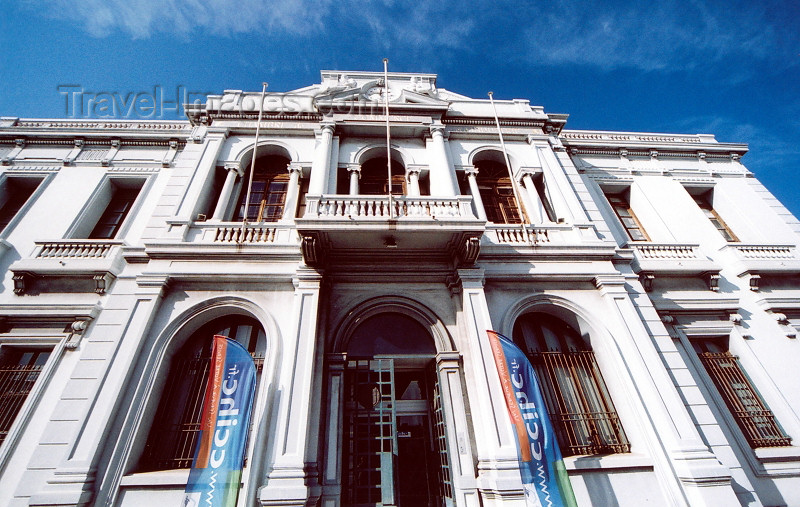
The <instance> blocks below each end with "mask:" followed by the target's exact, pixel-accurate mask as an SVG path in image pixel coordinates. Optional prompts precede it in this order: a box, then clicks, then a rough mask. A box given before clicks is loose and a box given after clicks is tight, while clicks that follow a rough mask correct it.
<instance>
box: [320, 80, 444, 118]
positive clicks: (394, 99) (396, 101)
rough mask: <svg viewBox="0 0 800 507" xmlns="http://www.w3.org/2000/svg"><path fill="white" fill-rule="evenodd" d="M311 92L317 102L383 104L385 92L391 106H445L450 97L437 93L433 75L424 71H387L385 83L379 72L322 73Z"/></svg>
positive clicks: (331, 103)
mask: <svg viewBox="0 0 800 507" xmlns="http://www.w3.org/2000/svg"><path fill="white" fill-rule="evenodd" d="M323 78H324V79H323V82H322V83H321V84H320V85H319V86H318V87H317V88H316V90H315V92H314V96H315V101H316V102H317V104H326V105H327V104H330V105H333V104H335V103H339V102H361V103H368V104H369V103H372V104H375V105H380V104H383V102H384V100H386V94H387V93H388V96H389V103H390V106H393V107H396V106H410V107H414V106H417V107H433V108H436V109H439V108H447V107H448V105H449V101H447V100H443V99H442V98H440V97H439V93H438V91H437V89H436V85H435V77H434V76H427V75H414V74H410V75H398V74H390V75H389V79H388V86H387V85H386V83H385V81H384V78H383V76H382V75H380V74H379V73H369V74H360V75H356V76H349V75H347V74H344V73H342V74H338V75H324V76H323Z"/></svg>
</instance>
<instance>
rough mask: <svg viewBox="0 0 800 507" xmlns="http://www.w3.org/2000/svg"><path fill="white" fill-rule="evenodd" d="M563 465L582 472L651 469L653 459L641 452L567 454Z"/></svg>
mask: <svg viewBox="0 0 800 507" xmlns="http://www.w3.org/2000/svg"><path fill="white" fill-rule="evenodd" d="M564 466H565V468H566V469H567V470H569V471H571V472H572V471H575V472H578V473H580V472H583V471H587V472H590V471H596V470H614V469H631V468H639V469H646V470H652V469H653V460H652V459H651V458H650V457H649V456H645V455H643V454H631V453H625V454H607V455H596V456H569V457H567V458H564Z"/></svg>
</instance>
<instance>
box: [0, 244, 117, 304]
mask: <svg viewBox="0 0 800 507" xmlns="http://www.w3.org/2000/svg"><path fill="white" fill-rule="evenodd" d="M121 250H122V242H121V241H113V240H85V239H77V240H70V239H64V240H59V241H37V242H36V246H35V248H34V250H33V253H32V254H31V256H30V257H28V258H24V259H20V260H19V261H17V262H15V263H14V264H12V265H11V267H10V269H11V271H12V272H13V274H14V277H13V278H14V293H15V294H17V295H22V294H37V293H39V292H95V293H97V294H105V292H106V290H107V289H108V288H109V287H110V285H111V283H112V282H113V281H114V279H115V278H116V276H117V275H118V274H119V272H120V270H121V269H122V267H123V265H124V262H125V261H124V259H123V258H122V255H120V254H121Z"/></svg>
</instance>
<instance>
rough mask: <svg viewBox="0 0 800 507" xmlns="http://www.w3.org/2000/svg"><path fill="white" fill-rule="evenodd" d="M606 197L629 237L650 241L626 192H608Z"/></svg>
mask: <svg viewBox="0 0 800 507" xmlns="http://www.w3.org/2000/svg"><path fill="white" fill-rule="evenodd" d="M606 199H608V203H609V204H610V205H611V208H612V209H613V210H614V213H615V214H616V215H617V218H619V221H620V222H621V223H622V226H623V227H624V228H625V232H626V233H627V234H628V237H629V238H631V239H632V240H633V241H650V238H649V237H648V236H647V233H646V232H645V231H644V228H643V227H642V224H641V223H639V219H637V218H636V215H635V214H634V213H633V210H632V209H631V205H630V203H629V201H628V198H627V197H626V196H625V194H622V193H620V194H606Z"/></svg>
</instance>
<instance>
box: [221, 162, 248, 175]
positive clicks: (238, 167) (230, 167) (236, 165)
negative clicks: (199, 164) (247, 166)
mask: <svg viewBox="0 0 800 507" xmlns="http://www.w3.org/2000/svg"><path fill="white" fill-rule="evenodd" d="M225 170H226V171H235V172H236V174H237V175H238V176H242V175H243V174H244V170H243V169H242V164H241V162H239V161H234V162H225Z"/></svg>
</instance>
